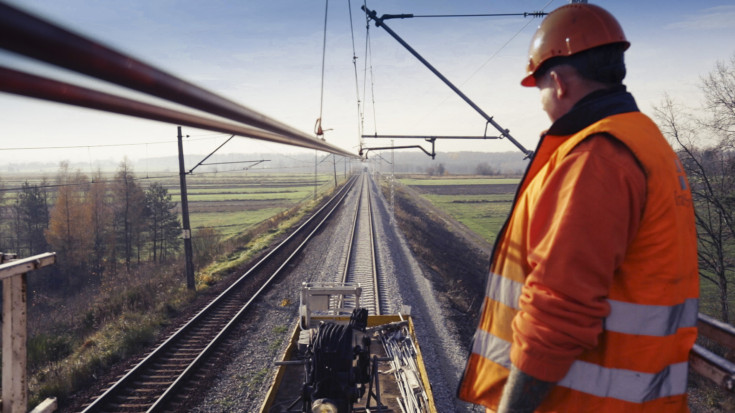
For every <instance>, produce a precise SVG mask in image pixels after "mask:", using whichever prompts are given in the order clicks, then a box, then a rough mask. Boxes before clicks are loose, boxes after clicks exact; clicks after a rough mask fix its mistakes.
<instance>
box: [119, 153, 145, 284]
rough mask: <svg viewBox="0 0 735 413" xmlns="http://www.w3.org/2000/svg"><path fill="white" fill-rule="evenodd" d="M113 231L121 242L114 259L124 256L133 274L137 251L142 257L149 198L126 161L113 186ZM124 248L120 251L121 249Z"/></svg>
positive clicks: (121, 166)
mask: <svg viewBox="0 0 735 413" xmlns="http://www.w3.org/2000/svg"><path fill="white" fill-rule="evenodd" d="M112 200H113V201H112V209H113V230H114V231H115V234H116V235H117V237H116V238H117V240H116V242H115V244H114V248H113V249H112V251H111V252H112V254H113V259H115V260H116V259H117V258H118V257H117V254H119V253H120V252H122V258H123V259H124V260H125V268H126V269H127V270H128V271H130V264H131V262H132V259H133V257H134V251H133V247H137V248H138V251H137V253H138V254H136V255H138V256H139V254H140V240H141V236H142V235H141V233H142V232H143V230H144V227H145V226H144V225H145V220H144V219H143V218H144V216H145V215H144V214H145V194H144V193H143V189H142V188H141V187H140V185H139V184H138V183H137V182H136V180H135V175H134V174H133V169H132V167H131V166H130V165H129V163H128V160H127V159H125V160H124V161H122V162H121V163H120V167H119V168H118V170H117V174H116V175H115V179H114V181H113V183H112ZM118 245H119V246H120V247H122V251H119V248H117V246H118Z"/></svg>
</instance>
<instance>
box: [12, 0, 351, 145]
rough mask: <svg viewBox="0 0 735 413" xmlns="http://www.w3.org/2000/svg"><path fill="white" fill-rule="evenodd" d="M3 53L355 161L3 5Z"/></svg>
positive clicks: (164, 73) (273, 120)
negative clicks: (121, 87)
mask: <svg viewBox="0 0 735 413" xmlns="http://www.w3.org/2000/svg"><path fill="white" fill-rule="evenodd" d="M0 48H4V49H6V50H9V51H12V52H15V53H18V54H21V55H24V56H27V57H31V58H34V59H37V60H40V61H43V62H46V63H50V64H52V65H55V66H59V67H63V68H66V69H69V70H72V71H75V72H78V73H82V74H85V75H88V76H91V77H95V78H98V79H101V80H104V81H107V82H111V83H114V84H117V85H120V86H123V87H126V88H129V89H133V90H137V91H139V92H142V93H145V94H148V95H151V96H156V97H158V98H161V99H164V100H168V101H171V102H175V103H178V104H181V105H184V106H188V107H190V108H194V109H198V110H201V111H204V112H207V113H210V114H213V115H217V116H221V117H224V118H227V119H230V120H234V121H237V122H242V123H245V124H247V125H251V126H255V127H258V128H261V129H264V130H267V131H270V132H274V133H277V134H280V135H282V137H283V139H284V140H286V141H288V142H289V144H290V145H295V146H306V147H310V148H313V147H319V148H321V150H325V151H327V152H331V153H339V154H343V155H347V156H355V155H354V154H350V153H348V152H346V151H344V150H342V149H340V148H338V147H336V146H333V145H331V144H328V143H326V142H324V141H320V140H318V139H316V138H315V137H313V136H310V135H308V134H306V133H304V132H302V131H299V130H297V129H295V128H292V127H290V126H288V125H286V124H284V123H281V122H279V121H277V120H275V119H272V118H269V117H267V116H265V115H263V114H261V113H258V112H257V111H255V110H252V109H250V108H248V107H245V106H243V105H240V104H238V103H235V102H233V101H231V100H228V99H226V98H224V97H221V96H219V95H216V94H214V93H212V92H210V91H208V90H206V89H203V88H201V87H199V86H196V85H194V84H192V83H189V82H187V81H185V80H182V79H180V78H178V77H176V76H173V75H171V74H169V73H167V72H165V71H163V70H161V69H158V68H156V67H154V66H152V65H149V64H146V63H144V62H142V61H140V60H138V59H136V58H134V57H131V56H128V55H125V54H123V53H121V52H119V51H117V50H114V49H112V48H110V47H107V46H105V45H103V44H101V43H99V42H96V41H94V40H91V39H87V38H85V37H83V36H81V35H79V34H77V33H74V32H72V31H70V30H67V29H64V28H62V27H60V26H57V25H55V24H53V23H51V22H48V21H46V20H43V19H41V18H38V17H36V16H33V15H31V14H29V13H26V12H24V11H22V10H20V9H17V8H14V7H12V6H10V5H8V4H5V3H2V2H0Z"/></svg>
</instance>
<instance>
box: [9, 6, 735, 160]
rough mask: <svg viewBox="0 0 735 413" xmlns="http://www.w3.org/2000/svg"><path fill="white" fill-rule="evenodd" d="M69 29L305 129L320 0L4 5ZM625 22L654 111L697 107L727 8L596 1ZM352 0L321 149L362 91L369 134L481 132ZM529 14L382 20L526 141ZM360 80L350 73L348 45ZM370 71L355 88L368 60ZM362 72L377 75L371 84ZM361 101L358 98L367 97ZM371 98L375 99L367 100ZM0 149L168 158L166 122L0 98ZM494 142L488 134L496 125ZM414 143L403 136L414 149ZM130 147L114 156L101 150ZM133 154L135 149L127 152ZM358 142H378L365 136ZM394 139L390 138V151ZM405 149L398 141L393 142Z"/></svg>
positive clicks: (234, 146) (342, 135)
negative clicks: (664, 105)
mask: <svg viewBox="0 0 735 413" xmlns="http://www.w3.org/2000/svg"><path fill="white" fill-rule="evenodd" d="M10 3H12V4H16V5H18V6H19V7H21V8H24V9H26V10H30V11H33V12H34V13H37V14H39V15H41V16H43V17H46V18H48V19H50V20H52V21H54V22H57V23H59V24H61V25H62V26H64V27H67V28H70V29H72V30H74V31H77V32H80V33H82V34H85V35H88V36H91V37H93V38H95V39H98V40H99V41H101V42H102V43H105V44H107V45H109V46H112V47H114V48H117V49H119V50H122V51H124V52H127V53H129V54H131V55H133V56H135V57H137V58H139V59H141V60H143V61H145V62H147V63H150V64H152V65H154V66H157V67H159V68H162V69H164V70H166V71H168V72H170V73H173V74H175V75H177V76H180V77H182V78H184V79H186V80H188V81H191V82H193V83H195V84H198V85H200V86H203V87H205V88H207V89H209V90H211V91H213V92H215V93H218V94H220V95H222V96H225V97H227V98H229V99H231V100H234V101H236V102H239V103H241V104H243V105H245V106H248V107H250V108H252V109H255V110H258V111H260V112H262V113H264V114H266V115H268V116H271V117H273V118H275V119H277V120H279V121H282V122H284V123H287V124H289V125H291V126H293V127H295V128H297V129H300V130H303V131H305V132H311V131H312V130H313V126H314V123H315V120H316V118H317V117H318V116H319V110H320V94H321V64H322V41H323V28H324V11H325V1H324V0H320V1H316V0H267V1H266V0H249V1H235V0H229V1H226V0H214V1H207V2H204V1H193V0H191V1H174V0H145V1H139V0H127V1H102V0H54V1H51V0H22V1H11V2H10ZM566 3H567V2H566V1H561V0H556V1H549V0H540V1H530V0H529V1H526V0H522V1H434V0H430V1H427V0H369V1H367V5H368V7H369V8H371V9H375V10H377V12H378V13H379V14H384V13H413V14H416V15H421V14H462V13H522V12H532V11H537V10H541V9H542V8H543V9H544V10H545V11H551V10H553V9H555V8H557V7H559V6H561V5H563V4H566ZM592 3H595V4H598V5H600V6H602V7H605V8H606V9H608V10H609V11H611V12H612V13H613V14H614V15H615V16H616V17H617V18H618V20H619V21H620V22H621V24H622V26H623V29H624V30H625V32H626V35H627V37H628V39H629V40H630V41H631V43H632V46H631V48H630V49H629V51H628V53H627V54H626V59H627V65H628V77H627V78H626V81H625V83H626V84H627V85H628V88H629V90H630V91H631V92H632V93H633V94H634V96H635V97H636V99H637V100H638V103H639V106H640V108H641V110H642V111H643V112H646V113H649V114H651V113H652V112H653V110H652V108H653V106H654V105H656V104H659V103H660V102H661V100H662V98H663V96H664V93H668V94H669V95H670V96H671V97H672V98H674V99H675V100H677V101H679V102H681V103H683V104H688V105H690V106H693V107H696V106H698V104H699V102H700V101H701V95H700V92H699V88H698V85H699V82H700V77H701V76H704V75H706V74H707V73H708V72H710V71H711V70H712V69H713V68H714V65H715V63H716V62H717V61H718V60H719V61H727V60H729V59H730V58H731V57H732V56H733V55H735V4H732V2H731V1H729V0H727V1H726V0H703V1H696V2H695V1H686V2H683V1H676V2H673V1H659V0H650V1H593V2H592ZM362 4H363V1H360V0H353V1H352V3H351V6H352V24H353V28H354V31H351V29H350V19H349V14H348V2H347V1H346V0H332V1H330V2H329V15H328V20H327V52H326V66H325V79H324V101H323V126H324V128H328V129H332V130H331V131H328V132H327V134H326V138H327V140H328V141H330V142H332V143H334V144H336V145H337V146H340V147H342V148H345V149H348V150H354V151H355V152H356V151H357V145H358V134H359V132H358V127H359V125H360V124H361V121H360V119H359V117H358V111H357V99H358V98H357V93H358V92H357V91H356V89H357V90H359V94H360V99H361V102H362V107H363V110H364V118H363V121H362V125H363V127H364V132H365V133H374V132H376V131H377V133H379V134H409V135H417V134H428V135H481V134H482V133H483V131H484V128H485V122H484V120H483V119H482V118H481V117H480V115H478V114H477V113H476V112H475V111H474V110H473V109H471V108H470V107H469V106H468V105H467V104H466V103H464V102H463V101H461V100H460V99H459V98H458V97H457V96H456V95H455V94H454V93H453V92H451V91H450V90H449V89H448V88H447V87H446V86H445V85H444V84H443V83H442V82H441V81H440V80H439V79H438V78H436V77H435V76H434V75H433V74H432V73H430V72H429V71H428V70H427V69H426V68H425V67H424V66H423V65H421V64H420V63H419V62H418V61H417V60H416V59H415V58H414V57H413V56H411V55H410V54H409V53H408V52H407V51H406V50H405V49H404V48H403V47H402V46H400V45H399V44H398V43H397V42H396V41H395V40H394V39H393V38H391V37H390V36H389V35H388V34H387V33H386V32H385V31H384V30H383V29H380V28H376V27H375V26H374V24H373V23H371V24H370V29H369V34H370V51H371V53H370V58H369V59H366V56H365V44H366V42H365V35H366V30H365V17H364V14H363V12H362V11H361V10H360V6H361V5H362ZM539 22H540V19H532V18H523V17H483V18H479V17H478V18H414V19H406V20H390V21H388V25H389V26H390V27H391V28H392V29H393V30H394V31H395V32H397V33H398V34H399V35H400V36H401V37H403V38H404V40H405V41H406V42H408V43H409V44H410V45H411V46H412V47H414V48H415V49H416V50H417V51H418V52H419V53H421V54H422V55H423V56H424V57H425V58H426V59H427V60H428V61H429V62H431V63H432V64H433V65H434V66H435V67H436V68H437V69H438V70H439V71H441V72H442V73H443V74H444V75H445V76H446V77H447V78H449V79H450V80H451V81H452V82H454V83H455V84H456V85H457V86H458V87H459V88H460V89H461V90H462V91H463V92H464V93H465V94H466V95H468V96H469V97H470V98H471V99H472V100H473V101H475V103H476V104H477V105H478V106H480V107H481V108H482V109H483V110H484V111H485V112H486V113H488V114H490V115H491V116H494V119H495V120H496V121H497V122H498V123H499V124H500V125H501V126H503V127H504V128H507V129H509V130H510V132H511V134H512V135H513V136H514V137H515V138H516V139H517V140H519V141H520V142H521V143H522V144H523V145H524V146H525V147H527V148H530V149H532V148H533V147H534V146H535V144H536V141H537V139H538V133H539V132H540V131H541V130H543V129H545V128H547V127H548V126H549V124H548V118H547V117H546V114H545V113H544V112H542V110H541V107H540V104H539V99H538V91H537V90H536V89H533V88H531V89H528V88H523V87H521V86H520V85H519V81H520V79H521V77H522V74H523V70H524V64H525V61H526V55H527V50H528V44H529V41H530V38H531V36H532V35H533V33H534V31H535V29H536V27H537V26H538V24H539ZM353 35H354V41H355V54H356V55H357V57H358V58H357V69H358V70H357V72H358V79H357V81H356V79H355V70H354V67H353V63H352V62H353V59H352V57H353V47H352V40H351V39H352V36H353ZM0 60H1V61H2V62H3V64H7V65H10V66H13V67H23V68H26V69H28V70H31V71H34V72H36V73H41V74H44V75H49V74H53V75H54V76H55V77H59V78H62V79H65V80H68V81H73V82H75V83H80V84H85V85H90V84H91V85H96V86H99V87H103V88H106V89H110V90H118V89H115V88H111V87H110V86H109V85H104V84H102V83H101V82H95V81H89V80H87V79H84V78H82V77H80V76H76V75H74V74H70V73H67V72H64V71H60V70H53V71H52V70H50V69H49V68H48V67H47V66H45V65H41V64H37V63H34V62H31V61H28V60H25V59H19V58H17V57H15V56H13V55H11V54H9V53H6V52H3V53H2V54H0ZM366 61H367V63H368V65H369V67H370V68H371V70H370V69H369V70H368V73H367V76H368V78H367V82H365V81H364V79H365V76H366V72H365V70H364V69H365V62H366ZM370 73H372V76H371V75H370ZM365 95H366V96H365ZM373 97H374V99H373ZM0 111H2V113H3V122H2V126H3V132H2V137H0V139H1V140H2V142H3V143H2V145H0V147H2V148H21V147H22V148H29V147H50V146H53V147H59V146H76V145H79V146H84V148H76V149H71V148H70V149H58V148H56V149H44V150H41V149H39V150H10V151H9V150H3V151H0V165H2V164H5V163H7V162H9V161H11V160H12V161H21V160H43V161H61V160H64V159H69V160H72V161H83V162H90V163H92V162H94V161H95V160H97V159H113V160H115V159H122V157H123V156H128V157H129V158H131V159H140V158H143V157H146V156H161V155H175V154H176V145H175V140H176V139H175V135H176V127H175V125H167V124H161V123H157V122H150V121H139V120H135V119H132V118H128V117H124V116H119V115H112V114H105V113H102V112H97V111H92V110H88V109H79V108H74V107H68V106H64V105H60V104H54V103H46V102H40V101H36V100H33V99H28V98H20V97H15V96H11V95H7V94H0ZM491 132H492V133H494V132H495V131H491ZM185 133H187V134H189V135H191V138H189V140H188V142H187V146H186V149H185V150H186V152H187V153H203V154H206V153H209V152H210V151H211V150H212V149H214V148H215V147H216V146H217V145H219V143H221V142H222V141H223V140H224V138H226V136H223V135H221V134H216V133H212V132H207V131H200V130H195V129H189V130H185ZM417 143H420V141H414V142H411V144H417ZM115 144H127V146H119V147H100V146H99V145H115ZM132 144H139V145H132ZM366 144H367V145H368V146H377V145H386V144H387V145H389V144H390V143H389V142H387V141H382V142H381V141H377V140H374V139H370V140H367V141H366ZM397 144H398V143H397ZM401 144H408V142H406V141H402V142H401ZM276 150H278V151H281V150H285V151H291V150H292V149H290V148H286V147H283V146H282V145H275V144H268V143H263V142H259V141H255V140H252V139H236V140H233V141H231V142H230V143H228V144H227V145H226V146H225V147H224V148H223V149H222V151H223V152H270V151H276ZM437 150H438V151H444V152H447V151H458V150H479V151H507V150H515V147H514V146H513V145H511V144H510V143H509V142H507V141H502V142H497V141H466V142H459V141H439V142H438V143H437Z"/></svg>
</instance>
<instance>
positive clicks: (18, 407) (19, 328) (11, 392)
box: [2, 274, 28, 413]
mask: <svg viewBox="0 0 735 413" xmlns="http://www.w3.org/2000/svg"><path fill="white" fill-rule="evenodd" d="M26 286H27V284H26V274H21V275H19V276H15V277H12V278H5V279H3V327H2V331H3V357H2V359H3V372H2V397H3V413H21V412H23V413H25V412H26V407H27V405H28V390H27V389H28V387H27V377H26V321H27V313H26V312H27V309H26V288H27V287H26Z"/></svg>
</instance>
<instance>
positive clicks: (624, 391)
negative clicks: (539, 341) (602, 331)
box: [472, 330, 688, 403]
mask: <svg viewBox="0 0 735 413" xmlns="http://www.w3.org/2000/svg"><path fill="white" fill-rule="evenodd" d="M510 346H511V343H510V342H508V341H505V340H503V339H501V338H498V337H496V336H494V335H492V334H490V333H488V332H487V331H484V330H478V331H477V335H476V336H475V342H474V345H473V348H472V352H473V353H476V354H479V355H481V356H482V357H484V358H486V359H488V360H491V361H493V362H495V363H497V364H500V365H501V366H503V367H505V368H507V369H510V365H511V361H510ZM687 370H688V363H687V362H682V363H676V364H671V365H669V366H667V367H665V368H664V369H663V370H661V371H660V372H658V373H641V372H639V371H634V370H625V369H615V368H607V367H602V366H599V365H597V364H593V363H588V362H586V361H580V360H576V361H575V362H574V363H572V366H571V368H570V369H569V371H568V372H567V375H566V376H565V377H564V378H563V379H562V380H561V381H560V382H558V383H557V385H559V386H564V387H567V388H570V389H572V390H576V391H579V392H583V393H587V394H591V395H593V396H597V397H611V398H615V399H619V400H624V401H628V402H632V403H643V402H646V401H650V400H655V399H658V398H661V397H667V396H676V395H680V394H684V393H686V389H687Z"/></svg>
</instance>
